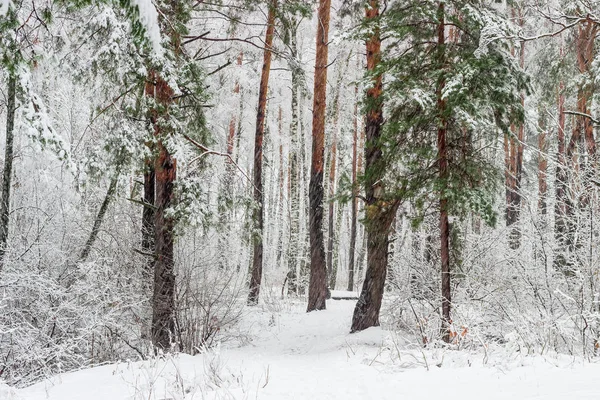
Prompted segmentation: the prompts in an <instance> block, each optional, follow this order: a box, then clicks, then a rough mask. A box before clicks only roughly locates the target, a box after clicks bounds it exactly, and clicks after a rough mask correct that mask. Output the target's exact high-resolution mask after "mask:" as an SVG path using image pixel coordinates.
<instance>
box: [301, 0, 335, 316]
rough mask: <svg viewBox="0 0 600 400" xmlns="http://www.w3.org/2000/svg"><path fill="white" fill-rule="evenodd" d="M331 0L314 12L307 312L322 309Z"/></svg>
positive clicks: (324, 267) (325, 294) (324, 288)
mask: <svg viewBox="0 0 600 400" xmlns="http://www.w3.org/2000/svg"><path fill="white" fill-rule="evenodd" d="M330 9H331V0H320V1H319V11H318V16H317V55H316V59H315V88H314V102H313V123H312V129H313V131H312V162H311V171H310V186H309V194H308V196H309V202H310V208H309V221H310V227H309V230H310V282H309V285H308V306H307V308H306V311H307V312H310V311H314V310H324V309H325V307H326V305H325V300H326V298H327V264H326V260H325V242H324V238H323V164H324V163H323V156H324V152H325V105H326V104H325V103H326V100H327V52H328V41H329V39H328V37H329V12H330Z"/></svg>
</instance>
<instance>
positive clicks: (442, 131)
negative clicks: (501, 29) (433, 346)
mask: <svg viewBox="0 0 600 400" xmlns="http://www.w3.org/2000/svg"><path fill="white" fill-rule="evenodd" d="M444 14H445V10H444V3H441V2H440V3H439V6H438V19H439V25H438V52H439V63H440V68H442V69H443V68H444V65H445V54H444V53H445V46H446V40H445V39H446V38H445V29H446V24H445V15H444ZM445 86H446V80H445V78H444V75H443V74H442V75H441V78H440V80H439V82H438V87H437V108H438V113H439V127H438V135H437V147H438V162H439V176H440V180H441V181H442V189H441V192H440V249H441V257H440V258H441V264H442V265H441V266H442V268H441V270H442V339H443V340H444V341H445V342H449V341H450V324H451V323H452V321H451V319H450V306H451V301H452V298H451V286H450V245H449V238H450V225H449V223H448V198H447V197H446V196H447V194H446V193H445V185H446V183H447V181H448V150H447V143H446V141H447V133H448V121H447V120H446V115H445V113H446V101H445V100H444V99H443V97H442V93H443V91H444V87H445Z"/></svg>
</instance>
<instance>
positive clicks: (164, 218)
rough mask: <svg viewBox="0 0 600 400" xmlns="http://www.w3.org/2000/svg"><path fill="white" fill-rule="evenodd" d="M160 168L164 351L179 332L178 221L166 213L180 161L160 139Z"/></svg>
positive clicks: (158, 265)
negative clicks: (175, 247) (175, 243)
mask: <svg viewBox="0 0 600 400" xmlns="http://www.w3.org/2000/svg"><path fill="white" fill-rule="evenodd" d="M154 169H155V171H156V214H155V216H154V218H155V219H154V226H155V234H156V239H155V245H156V261H155V264H154V297H153V307H152V342H153V344H154V345H155V346H156V347H157V348H159V349H163V350H168V349H169V348H170V347H171V342H172V339H173V336H174V333H175V272H174V270H175V263H174V257H173V256H174V251H173V230H174V226H175V221H174V220H173V218H172V217H170V216H168V215H167V214H166V211H167V210H168V209H169V207H171V205H172V204H173V185H174V182H175V178H176V173H177V163H176V160H175V159H174V158H173V157H172V156H171V154H169V152H168V151H167V149H166V148H165V146H164V145H163V144H162V143H160V142H159V144H158V157H157V158H156V162H155V164H154Z"/></svg>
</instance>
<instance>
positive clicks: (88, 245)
mask: <svg viewBox="0 0 600 400" xmlns="http://www.w3.org/2000/svg"><path fill="white" fill-rule="evenodd" d="M120 175H121V171H120V167H119V166H117V170H116V171H115V175H114V176H113V178H112V179H111V180H110V185H109V186H108V191H107V192H106V196H104V201H103V202H102V205H101V206H100V210H98V214H97V215H96V219H95V220H94V226H93V227H92V231H91V232H90V236H89V237H88V240H87V241H86V242H85V246H83V250H82V251H81V254H80V255H79V262H84V261H85V260H86V259H87V258H88V256H89V255H90V252H91V251H92V247H93V246H94V243H95V242H96V238H97V237H98V233H99V232H100V226H101V225H102V221H104V216H105V215H106V211H107V210H108V206H109V205H110V202H111V200H112V199H113V197H114V196H115V193H116V191H117V183H118V182H119V176H120ZM144 208H145V207H144Z"/></svg>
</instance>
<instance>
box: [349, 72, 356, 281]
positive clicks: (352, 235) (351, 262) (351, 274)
mask: <svg viewBox="0 0 600 400" xmlns="http://www.w3.org/2000/svg"><path fill="white" fill-rule="evenodd" d="M357 69H358V68H357ZM354 97H355V98H356V100H355V102H354V121H353V135H352V202H351V203H350V205H351V208H352V209H351V216H350V218H351V220H350V246H349V247H350V248H349V250H348V251H349V253H350V254H349V256H348V287H347V290H348V291H349V292H351V291H353V290H354V268H355V267H354V257H355V254H356V222H357V218H358V216H357V214H358V212H357V208H358V205H357V201H358V187H357V183H356V167H357V165H356V164H357V161H358V160H357V159H356V156H357V149H356V147H357V142H358V84H355V85H354Z"/></svg>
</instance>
